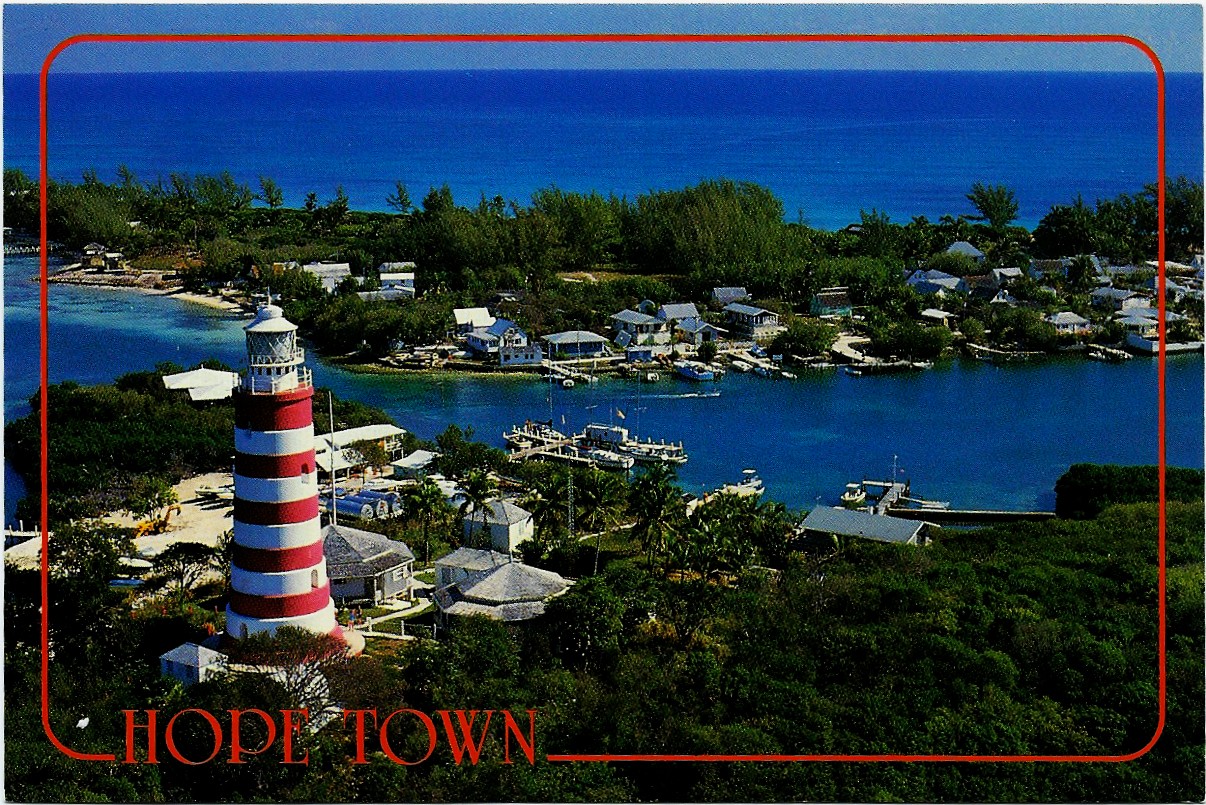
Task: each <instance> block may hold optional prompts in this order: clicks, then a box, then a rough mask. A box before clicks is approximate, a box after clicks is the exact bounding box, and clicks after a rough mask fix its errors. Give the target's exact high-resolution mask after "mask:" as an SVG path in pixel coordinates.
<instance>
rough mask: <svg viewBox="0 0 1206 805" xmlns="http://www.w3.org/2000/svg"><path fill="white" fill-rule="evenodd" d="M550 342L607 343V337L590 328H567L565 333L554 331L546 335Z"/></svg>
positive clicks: (545, 338) (546, 339)
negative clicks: (593, 331)
mask: <svg viewBox="0 0 1206 805" xmlns="http://www.w3.org/2000/svg"><path fill="white" fill-rule="evenodd" d="M544 340H545V341H548V342H549V343H550V344H578V343H583V344H606V343H607V339H606V338H604V337H603V336H601V335H599V334H598V333H592V332H591V331H590V330H566V331H565V332H564V333H553V334H551V335H546V336H545V337H544Z"/></svg>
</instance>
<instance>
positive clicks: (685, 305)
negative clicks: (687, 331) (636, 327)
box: [642, 302, 699, 327]
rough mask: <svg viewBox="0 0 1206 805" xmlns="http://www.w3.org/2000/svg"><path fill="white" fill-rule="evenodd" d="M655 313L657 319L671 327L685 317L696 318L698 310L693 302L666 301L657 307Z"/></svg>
mask: <svg viewBox="0 0 1206 805" xmlns="http://www.w3.org/2000/svg"><path fill="white" fill-rule="evenodd" d="M642 312H646V311H642ZM655 315H656V317H657V319H658V321H664V322H666V324H667V326H670V327H673V326H674V324H676V323H677V322H680V321H684V320H686V319H698V318H699V310H698V309H697V308H696V307H695V303H694V302H667V303H666V304H664V305H662V306H661V307H660V308H658V310H657V313H656V314H655Z"/></svg>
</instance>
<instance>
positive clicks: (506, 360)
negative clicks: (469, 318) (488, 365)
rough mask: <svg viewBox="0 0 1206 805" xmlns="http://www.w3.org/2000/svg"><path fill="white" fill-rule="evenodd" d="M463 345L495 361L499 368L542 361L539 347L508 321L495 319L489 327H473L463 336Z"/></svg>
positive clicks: (542, 355)
mask: <svg viewBox="0 0 1206 805" xmlns="http://www.w3.org/2000/svg"><path fill="white" fill-rule="evenodd" d="M465 343H466V345H467V346H468V347H469V348H470V349H471V350H473V352H474V353H475V354H477V355H479V356H481V357H483V358H495V359H497V361H498V364H499V365H500V366H526V365H533V364H539V363H540V362H541V361H542V360H544V352H543V350H541V348H540V345H539V344H536V343H533V342H532V340H531V339H530V338H528V334H527V333H525V332H524V331H523V329H522V328H521V327H520V326H519V325H518V324H516V323H515V322H513V321H510V320H508V319H495V321H494V323H493V324H491V325H490V326H489V327H475V328H474V329H473V330H471V331H470V332H469V333H467V334H466V335H465Z"/></svg>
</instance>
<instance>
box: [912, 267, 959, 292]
mask: <svg viewBox="0 0 1206 805" xmlns="http://www.w3.org/2000/svg"><path fill="white" fill-rule="evenodd" d="M905 284H906V285H908V286H910V287H911V288H913V289H914V290H915V291H917V293H919V294H938V295H939V296H945V295H946V294H947V293H950V292H951V291H959V292H962V293H967V283H965V282H964V281H963V280H962V279H960V278H959V277H956V276H953V275H951V274H947V273H946V272H945V271H939V270H938V269H929V270H927V271H914V272H913V273H912V274H910V275H909V277H908V279H906V280H905Z"/></svg>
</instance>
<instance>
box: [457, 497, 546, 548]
mask: <svg viewBox="0 0 1206 805" xmlns="http://www.w3.org/2000/svg"><path fill="white" fill-rule="evenodd" d="M483 520H484V522H483ZM463 521H464V533H465V541H466V542H477V543H480V542H484V541H485V540H484V539H483V538H482V537H481V536H480V535H481V534H482V532H483V531H484V532H485V536H486V537H488V539H489V542H490V547H492V548H493V549H494V550H496V551H499V552H501V553H505V554H508V555H510V554H512V553H514V551H515V549H516V548H517V547H519V545H520V544H521V543H523V542H527V541H528V540H530V539H531V538H532V537H533V536H534V535H535V533H536V526H535V521H534V520H533V519H532V513H531V512H529V511H528V510H526V509H523V508H520V507H519V506H516V505H515V504H514V503H510V502H508V501H505V500H494V501H491V502H490V503H487V504H486V506H485V515H484V516H483V514H482V512H480V511H478V510H477V509H476V507H473V508H470V509H469V510H468V511H466V512H465V516H464V518H463Z"/></svg>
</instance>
